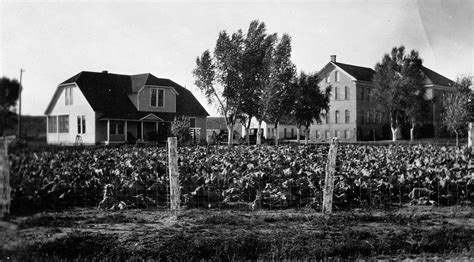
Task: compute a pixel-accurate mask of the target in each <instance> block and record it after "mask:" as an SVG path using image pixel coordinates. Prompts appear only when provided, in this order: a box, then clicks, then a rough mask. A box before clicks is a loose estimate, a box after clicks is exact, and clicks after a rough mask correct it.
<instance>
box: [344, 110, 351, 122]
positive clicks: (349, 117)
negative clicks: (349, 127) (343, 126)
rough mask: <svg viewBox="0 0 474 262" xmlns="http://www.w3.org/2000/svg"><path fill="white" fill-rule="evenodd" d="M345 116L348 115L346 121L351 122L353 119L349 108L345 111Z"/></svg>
mask: <svg viewBox="0 0 474 262" xmlns="http://www.w3.org/2000/svg"><path fill="white" fill-rule="evenodd" d="M345 117H346V123H349V121H350V120H351V114H350V112H349V110H347V109H346V111H345Z"/></svg>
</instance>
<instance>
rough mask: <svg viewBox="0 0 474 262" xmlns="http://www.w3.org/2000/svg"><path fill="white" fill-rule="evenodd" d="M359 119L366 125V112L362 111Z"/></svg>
mask: <svg viewBox="0 0 474 262" xmlns="http://www.w3.org/2000/svg"><path fill="white" fill-rule="evenodd" d="M359 119H360V123H361V124H364V123H365V121H364V119H365V115H364V110H361V111H360V115H359Z"/></svg>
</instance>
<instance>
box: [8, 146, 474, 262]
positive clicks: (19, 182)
mask: <svg viewBox="0 0 474 262" xmlns="http://www.w3.org/2000/svg"><path fill="white" fill-rule="evenodd" d="M327 152H328V146H326V145H309V146H289V145H284V146H279V147H274V146H261V147H257V146H235V147H215V146H214V147H204V146H198V147H182V148H179V161H178V162H179V163H178V164H179V172H180V186H181V194H182V195H181V204H182V208H183V210H182V211H181V212H180V213H179V214H178V218H177V221H174V220H170V212H169V210H168V209H167V206H168V205H169V193H168V192H169V179H168V174H167V151H166V148H164V147H157V146H117V147H70V148H67V147H46V148H38V149H31V148H29V149H14V150H12V151H11V152H10V153H11V155H10V161H11V186H12V206H11V212H12V218H11V220H10V221H9V222H2V224H1V227H2V228H1V229H2V230H1V231H2V233H0V234H3V235H0V239H5V240H6V241H5V242H4V243H2V247H1V250H0V259H1V258H4V257H6V256H8V257H14V258H17V259H20V260H21V259H26V260H27V258H26V257H24V256H23V255H24V254H36V255H37V257H38V259H40V258H45V260H49V259H48V258H54V259H59V260H60V259H74V258H93V257H98V258H101V259H105V260H108V259H110V260H111V261H112V260H117V259H119V260H120V259H132V258H138V259H146V258H154V259H171V260H176V259H181V260H187V259H193V260H198V259H213V260H214V259H219V260H233V259H324V258H361V257H362V258H364V257H382V258H384V257H385V258H393V257H399V256H401V255H403V256H404V257H411V256H414V257H434V256H438V257H451V258H452V257H474V254H473V252H474V237H473V236H474V216H473V213H472V210H473V209H472V207H473V205H472V201H473V200H474V174H473V172H472V170H471V171H470V170H468V161H469V154H468V152H467V150H466V148H464V147H447V146H433V145H416V146H409V145H390V146H389V145H384V146H382V145H350V144H340V145H339V149H338V158H337V164H336V165H337V167H336V178H335V191H334V209H335V214H334V215H333V216H331V217H323V216H321V215H320V212H321V211H320V206H321V204H322V188H323V183H324V176H325V165H326V161H327ZM106 185H110V186H111V188H113V194H114V196H115V197H116V200H117V202H120V203H122V205H120V206H119V207H118V206H114V209H113V210H110V209H108V210H102V209H101V210H99V209H97V206H98V204H99V202H100V201H101V200H102V198H103V190H104V187H105V186H106ZM257 203H258V204H257ZM446 240H449V241H446ZM403 256H402V257H403Z"/></svg>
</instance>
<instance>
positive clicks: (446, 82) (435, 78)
mask: <svg viewBox="0 0 474 262" xmlns="http://www.w3.org/2000/svg"><path fill="white" fill-rule="evenodd" d="M421 70H422V71H423V73H424V74H425V77H426V78H428V79H429V80H430V81H431V82H432V83H433V84H434V85H440V86H454V85H455V84H456V83H455V82H454V81H452V80H450V79H448V78H447V77H444V76H442V75H440V74H438V73H436V72H435V71H433V70H431V69H429V68H427V67H424V66H422V68H421Z"/></svg>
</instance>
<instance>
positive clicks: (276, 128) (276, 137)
mask: <svg viewBox="0 0 474 262" xmlns="http://www.w3.org/2000/svg"><path fill="white" fill-rule="evenodd" d="M279 127H280V125H279V124H278V122H275V146H278V139H279V138H280V132H279V131H280V130H279Z"/></svg>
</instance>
